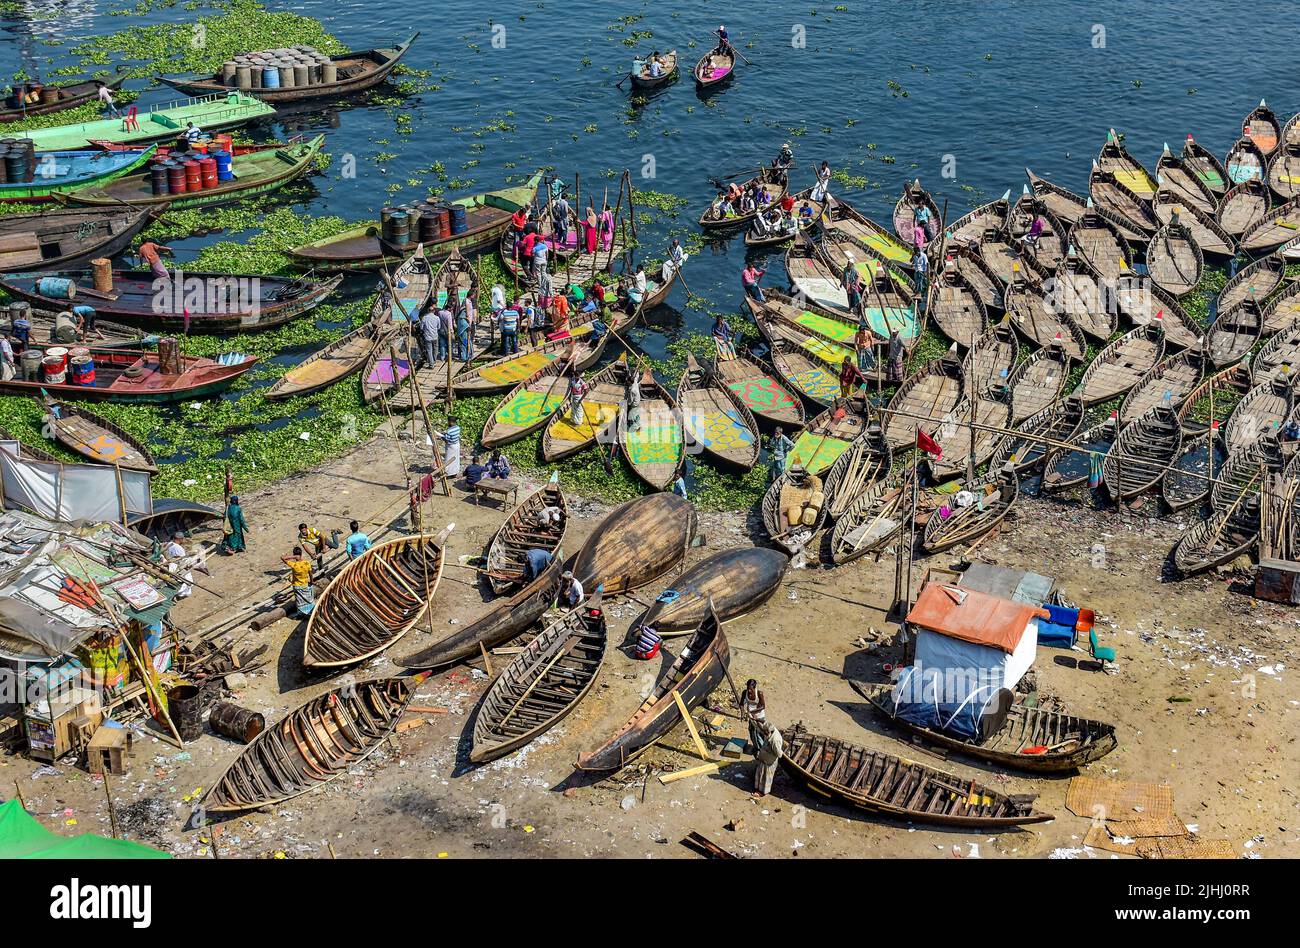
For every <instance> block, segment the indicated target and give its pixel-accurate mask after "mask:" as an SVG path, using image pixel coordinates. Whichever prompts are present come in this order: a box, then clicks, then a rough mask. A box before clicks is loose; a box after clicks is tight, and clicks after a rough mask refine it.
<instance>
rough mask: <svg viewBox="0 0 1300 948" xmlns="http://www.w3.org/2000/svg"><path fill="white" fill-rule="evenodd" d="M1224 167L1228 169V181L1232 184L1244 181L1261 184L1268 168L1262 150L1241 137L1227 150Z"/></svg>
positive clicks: (1252, 142) (1249, 140)
mask: <svg viewBox="0 0 1300 948" xmlns="http://www.w3.org/2000/svg"><path fill="white" fill-rule="evenodd" d="M1224 165H1225V166H1226V167H1227V169H1228V180H1229V181H1231V182H1232V183H1233V184H1241V183H1243V182H1245V181H1259V182H1263V181H1264V180H1265V172H1266V170H1267V168H1268V159H1267V158H1265V157H1264V152H1263V150H1262V149H1260V147H1259V146H1258V145H1257V144H1255V142H1254V141H1252V140H1251V139H1249V138H1246V137H1242V138H1239V139H1237V141H1236V143H1235V144H1234V145H1233V146H1232V147H1231V148H1229V149H1228V157H1227V160H1226V161H1224Z"/></svg>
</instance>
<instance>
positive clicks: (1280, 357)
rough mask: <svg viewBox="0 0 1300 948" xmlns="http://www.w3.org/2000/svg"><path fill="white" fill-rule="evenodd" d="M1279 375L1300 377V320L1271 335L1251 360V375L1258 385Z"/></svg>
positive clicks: (1292, 377)
mask: <svg viewBox="0 0 1300 948" xmlns="http://www.w3.org/2000/svg"><path fill="white" fill-rule="evenodd" d="M1279 376H1286V377H1288V378H1290V379H1295V378H1297V377H1300V322H1298V323H1292V324H1291V325H1290V326H1289V327H1287V328H1286V329H1283V330H1282V331H1281V332H1279V333H1277V334H1276V335H1273V336H1270V337H1269V339H1268V341H1267V342H1265V343H1264V345H1263V347H1262V348H1261V349H1260V350H1259V351H1258V352H1257V353H1255V356H1254V358H1252V359H1251V360H1250V377H1251V381H1252V382H1254V383H1255V384H1256V385H1259V384H1260V383H1262V382H1267V381H1268V380H1270V379H1272V378H1276V377H1279Z"/></svg>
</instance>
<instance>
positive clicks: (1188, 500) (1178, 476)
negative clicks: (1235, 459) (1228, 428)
mask: <svg viewBox="0 0 1300 948" xmlns="http://www.w3.org/2000/svg"><path fill="white" fill-rule="evenodd" d="M1211 451H1213V461H1211ZM1227 458H1228V452H1227V451H1225V450H1223V441H1222V439H1220V438H1219V437H1218V435H1217V433H1216V434H1215V435H1213V436H1211V437H1208V438H1207V437H1201V438H1189V437H1184V438H1183V450H1182V452H1181V453H1180V454H1179V455H1178V457H1177V458H1175V459H1174V463H1173V464H1171V465H1170V466H1169V470H1168V472H1166V474H1165V479H1164V480H1163V481H1161V482H1160V499H1161V500H1162V501H1164V504H1165V506H1166V507H1168V508H1169V509H1170V510H1171V511H1173V512H1174V513H1177V512H1178V511H1180V510H1186V509H1187V508H1188V507H1192V506H1195V505H1197V504H1200V503H1201V502H1202V501H1204V500H1205V498H1206V497H1208V496H1209V495H1210V485H1211V483H1212V481H1211V478H1212V477H1213V476H1214V475H1215V474H1217V473H1218V472H1219V471H1222V470H1223V465H1224V462H1225V461H1226V460H1227Z"/></svg>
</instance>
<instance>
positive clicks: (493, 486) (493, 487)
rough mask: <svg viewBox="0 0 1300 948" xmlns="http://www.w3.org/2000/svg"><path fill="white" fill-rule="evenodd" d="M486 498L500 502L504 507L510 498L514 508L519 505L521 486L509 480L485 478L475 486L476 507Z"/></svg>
mask: <svg viewBox="0 0 1300 948" xmlns="http://www.w3.org/2000/svg"><path fill="white" fill-rule="evenodd" d="M484 497H487V498H489V499H493V500H498V501H500V502H501V503H502V505H504V504H505V502H506V499H507V498H509V500H510V506H512V507H513V506H515V505H516V504H518V503H519V485H518V484H517V483H516V482H515V481H512V480H510V479H509V478H505V479H502V478H499V477H485V478H483V479H482V480H481V481H479V482H478V483H477V484H475V485H474V505H475V506H476V507H477V506H479V504H480V502H481V501H482V499H483V498H484Z"/></svg>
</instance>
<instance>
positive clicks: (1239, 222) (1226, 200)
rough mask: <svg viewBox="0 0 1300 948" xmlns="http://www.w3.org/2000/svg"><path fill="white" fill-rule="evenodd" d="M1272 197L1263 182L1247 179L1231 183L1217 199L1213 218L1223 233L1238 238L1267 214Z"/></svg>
mask: <svg viewBox="0 0 1300 948" xmlns="http://www.w3.org/2000/svg"><path fill="white" fill-rule="evenodd" d="M1272 203H1273V199H1272V197H1271V196H1270V195H1269V193H1268V188H1267V187H1266V186H1265V185H1264V184H1263V182H1260V181H1256V180H1255V179H1253V178H1252V179H1248V180H1246V181H1243V182H1241V183H1240V184H1236V185H1233V187H1232V189H1231V190H1230V191H1228V193H1227V194H1225V195H1224V196H1223V198H1222V200H1220V201H1219V209H1218V210H1217V211H1215V214H1214V219H1215V220H1217V221H1218V222H1219V226H1220V227H1222V228H1223V230H1224V233H1226V234H1228V235H1230V236H1232V237H1234V238H1240V237H1241V236H1242V234H1244V233H1245V232H1246V231H1248V230H1250V229H1251V228H1252V227H1254V226H1255V225H1256V224H1258V223H1259V222H1260V221H1262V220H1264V218H1265V216H1266V215H1267V214H1268V209H1269V207H1271V206H1272Z"/></svg>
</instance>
